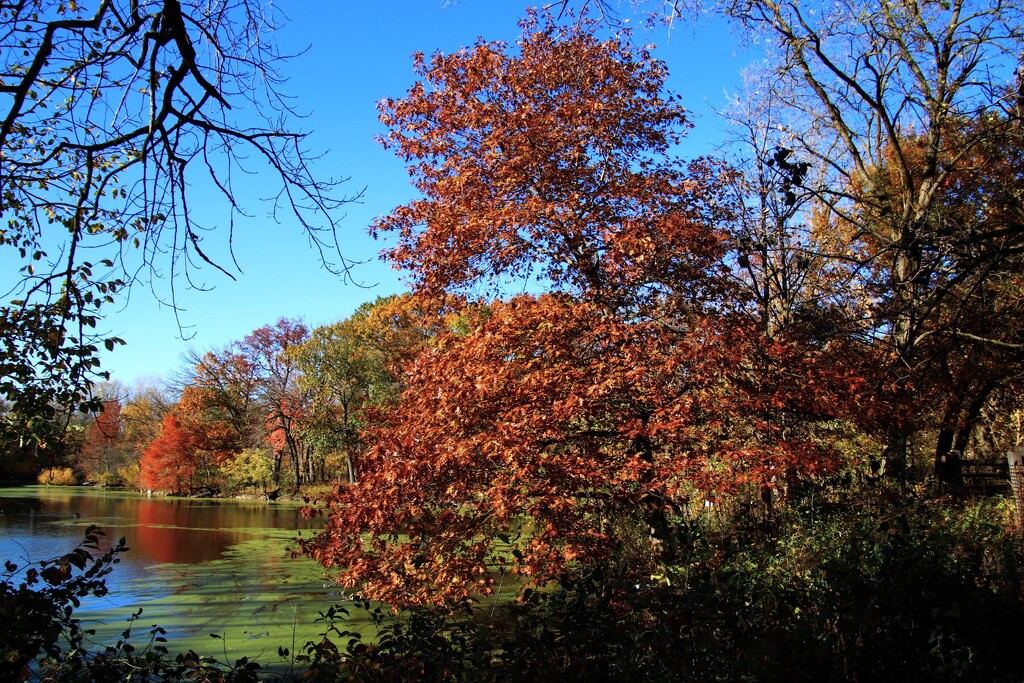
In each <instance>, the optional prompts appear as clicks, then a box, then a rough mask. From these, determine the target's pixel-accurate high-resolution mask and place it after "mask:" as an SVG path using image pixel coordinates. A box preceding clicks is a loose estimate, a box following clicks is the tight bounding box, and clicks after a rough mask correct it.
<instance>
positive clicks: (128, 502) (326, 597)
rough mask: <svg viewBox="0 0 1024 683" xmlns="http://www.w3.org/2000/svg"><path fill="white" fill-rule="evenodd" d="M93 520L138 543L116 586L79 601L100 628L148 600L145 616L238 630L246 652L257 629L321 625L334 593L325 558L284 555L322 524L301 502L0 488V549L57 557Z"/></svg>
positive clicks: (191, 627) (202, 630) (268, 633)
mask: <svg viewBox="0 0 1024 683" xmlns="http://www.w3.org/2000/svg"><path fill="white" fill-rule="evenodd" d="M90 524H96V525H98V526H100V527H101V528H103V529H104V531H105V532H106V533H107V542H108V543H111V542H114V541H116V540H117V539H118V538H119V537H121V536H124V537H125V538H126V539H127V543H128V546H129V548H130V550H129V552H127V553H125V554H124V555H122V559H121V562H120V564H119V565H118V566H117V568H116V569H115V571H114V572H113V573H112V574H111V575H110V576H109V578H108V581H107V584H108V587H109V588H110V594H109V595H108V596H106V597H104V598H102V599H91V600H89V601H87V602H85V603H83V607H82V610H81V611H80V612H79V616H83V617H86V618H87V619H88V620H89V621H90V626H92V627H98V631H99V633H100V634H101V635H102V634H103V633H104V631H106V632H108V633H111V634H114V637H116V635H117V634H119V633H120V631H121V630H123V628H124V624H125V620H126V619H127V616H128V615H129V614H130V613H131V612H132V611H134V610H135V609H137V608H139V607H143V608H144V609H145V616H144V617H143V622H141V623H144V624H145V625H146V626H147V627H148V626H149V625H150V624H159V625H160V626H162V627H164V628H166V629H167V630H168V632H169V633H171V634H176V635H177V636H179V637H182V638H192V637H194V638H200V637H204V638H206V639H207V640H208V634H209V633H212V632H217V633H222V634H223V633H226V632H232V631H233V632H234V637H233V642H234V643H235V647H232V648H231V649H232V650H233V651H236V652H237V653H239V654H243V653H244V654H247V653H248V652H249V650H247V649H246V647H252V646H253V645H252V643H251V642H250V641H253V640H256V639H260V638H262V639H263V641H262V642H263V643H264V645H263V646H262V647H269V648H270V649H269V651H275V650H276V645H277V644H278V643H277V642H276V641H275V639H277V638H282V637H285V635H287V636H288V640H289V641H290V640H291V637H292V636H294V633H293V631H298V632H302V633H304V634H306V635H307V636H309V637H313V636H314V635H316V631H315V629H314V627H313V624H312V622H313V620H314V619H315V617H316V614H317V612H318V611H320V610H322V609H323V608H324V606H325V605H326V604H328V603H330V602H334V601H335V600H336V599H337V593H336V591H334V590H333V589H331V588H328V587H325V581H324V578H323V575H322V572H321V570H320V567H319V566H318V565H316V564H315V563H313V562H311V561H309V560H300V561H295V560H291V559H289V557H288V553H287V552H286V548H287V547H288V546H291V545H293V544H294V539H295V537H296V535H297V533H298V530H308V529H314V528H316V526H317V524H316V523H315V522H311V521H309V520H306V519H303V517H302V516H301V514H300V512H299V509H298V506H297V505H292V504H287V503H284V504H279V503H266V502H263V501H233V500H209V499H204V500H190V499H182V498H163V497H147V496H145V495H143V494H133V493H126V492H116V491H104V490H99V489H84V488H46V487H37V486H30V487H18V488H6V489H5V488H0V560H2V559H10V560H12V561H14V562H15V563H17V564H21V565H23V564H25V563H27V561H39V560H45V559H52V558H55V557H58V556H60V555H63V554H64V553H66V552H68V551H69V550H70V549H72V548H74V547H75V546H76V545H77V544H78V543H80V542H81V540H82V536H83V533H84V531H85V528H86V527H87V526H88V525H90ZM300 621H303V622H306V623H299V622H300ZM143 630H145V629H143ZM241 641H245V642H241ZM246 643H248V645H247V644H246ZM179 646H180V649H185V648H186V647H194V646H197V645H196V643H194V642H189V641H187V640H186V641H184V642H182V643H179ZM203 647H205V645H203ZM236 648H240V649H236ZM172 649H177V648H174V644H173V643H172Z"/></svg>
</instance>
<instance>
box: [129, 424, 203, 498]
mask: <svg viewBox="0 0 1024 683" xmlns="http://www.w3.org/2000/svg"><path fill="white" fill-rule="evenodd" d="M139 466H140V468H141V472H140V473H139V484H140V485H141V486H142V488H145V489H149V490H152V491H170V492H172V493H188V492H189V491H190V490H191V488H192V477H193V475H194V474H195V472H196V465H195V448H194V446H193V439H192V435H191V433H189V432H188V431H187V430H185V429H183V428H182V426H181V423H180V422H179V420H178V417H177V415H175V414H174V413H168V414H167V416H166V417H164V421H163V424H162V425H161V427H160V436H158V437H157V438H156V439H155V440H154V441H153V443H151V444H150V445H149V448H147V449H146V451H145V452H144V453H143V454H142V459H141V460H140V461H139Z"/></svg>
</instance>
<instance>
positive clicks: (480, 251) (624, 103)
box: [305, 16, 859, 608]
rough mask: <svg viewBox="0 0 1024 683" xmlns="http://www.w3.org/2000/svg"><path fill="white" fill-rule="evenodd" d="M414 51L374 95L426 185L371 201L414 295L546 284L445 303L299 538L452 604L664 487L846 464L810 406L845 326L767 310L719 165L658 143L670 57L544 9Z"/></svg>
mask: <svg viewBox="0 0 1024 683" xmlns="http://www.w3.org/2000/svg"><path fill="white" fill-rule="evenodd" d="M417 71H418V73H419V74H420V76H421V77H422V79H423V80H422V81H421V82H420V83H418V84H417V85H416V86H414V87H413V88H412V90H410V92H409V93H408V95H407V96H406V97H405V98H404V99H402V100H395V101H392V100H388V101H385V102H384V103H383V104H382V107H381V112H382V114H381V118H382V120H383V121H384V122H385V123H386V124H387V125H388V127H389V128H390V130H391V133H390V135H389V137H388V139H387V141H386V143H387V144H388V145H389V146H390V147H391V148H393V149H394V150H395V151H396V153H397V154H398V155H399V156H400V157H402V158H403V159H404V160H405V161H406V162H407V163H408V164H409V170H410V173H411V175H412V177H413V180H414V182H415V184H416V186H417V188H418V189H419V190H420V192H421V194H422V198H421V199H419V200H416V201H413V202H411V203H409V204H407V205H405V206H401V207H398V208H397V209H395V210H394V211H393V212H392V213H391V214H390V215H389V216H386V217H384V218H382V219H380V220H379V221H378V222H377V224H376V225H375V227H374V229H375V231H376V232H377V233H378V234H388V233H394V234H396V235H397V244H396V246H394V248H393V249H391V250H390V252H388V255H389V257H390V258H391V259H392V260H393V261H394V262H395V264H396V265H398V266H400V267H404V268H408V269H410V270H411V272H412V274H413V278H414V282H415V285H416V286H417V294H418V296H419V297H424V298H428V297H430V296H432V295H435V294H445V295H449V294H453V293H465V292H468V291H479V288H483V289H486V290H487V291H489V292H491V293H500V292H502V291H504V289H505V288H506V286H507V285H509V283H511V282H515V281H517V280H519V281H524V280H525V281H531V280H530V278H531V277H532V278H533V279H532V283H533V286H535V287H541V286H542V287H543V288H544V289H546V290H547V293H545V294H540V295H527V294H521V295H518V296H513V297H511V298H507V297H506V298H498V299H496V300H493V301H491V302H489V303H486V304H480V305H474V306H471V307H469V308H467V310H466V312H465V313H464V314H463V316H462V323H461V324H460V325H459V326H456V327H449V328H447V329H440V328H439V330H438V332H437V334H436V337H435V338H434V339H433V341H432V343H431V344H430V345H428V346H427V347H425V349H424V350H422V351H421V352H420V353H419V354H418V355H416V356H415V358H414V359H413V360H412V362H411V363H409V364H407V365H406V366H405V374H404V377H403V382H402V384H403V386H404V390H403V392H402V394H401V397H400V399H399V400H398V402H397V404H396V405H395V406H394V407H393V408H391V409H390V410H387V411H383V412H382V413H381V415H380V416H379V420H378V421H377V422H375V423H374V424H373V425H371V427H370V428H369V429H368V430H366V431H365V433H364V435H365V438H366V442H367V443H368V444H370V447H369V449H368V451H367V452H366V453H365V455H363V457H362V460H361V467H360V478H359V481H358V482H357V483H356V484H354V485H351V486H348V487H344V488H341V489H339V490H338V491H337V492H336V493H335V494H334V495H333V496H331V497H330V498H329V499H328V500H327V501H326V502H325V506H326V510H327V511H328V513H329V521H328V523H327V527H326V529H325V530H324V532H323V533H321V534H320V535H318V536H317V537H316V538H314V539H312V540H310V541H308V542H307V543H306V545H305V550H306V552H307V553H308V554H310V555H312V556H313V557H316V558H317V559H319V560H320V561H321V562H322V563H323V564H324V565H325V566H326V567H329V568H332V569H333V570H336V571H337V572H339V575H338V580H339V582H341V583H343V584H344V585H346V586H349V587H352V588H357V589H358V590H359V591H361V592H362V593H364V594H365V595H367V596H369V597H372V598H376V599H383V600H386V601H388V602H389V603H390V604H391V605H393V606H394V607H396V608H400V607H403V606H406V605H411V604H425V603H427V604H451V603H453V602H459V601H464V600H467V599H468V598H470V597H471V596H473V595H479V594H486V593H489V592H491V591H493V590H496V587H497V585H498V584H499V583H500V582H501V580H502V579H501V578H500V577H501V576H503V575H504V574H505V573H507V572H512V573H514V574H517V575H520V576H522V577H528V578H529V580H530V581H533V582H536V583H539V584H545V583H548V582H550V581H553V580H555V579H556V578H557V577H559V576H560V575H562V574H564V573H566V572H578V571H585V570H587V569H588V568H591V569H593V568H597V567H608V566H611V564H612V563H618V564H616V566H621V565H622V562H621V560H623V559H624V558H623V557H621V550H620V548H621V546H620V544H619V543H618V542H619V541H620V540H621V539H622V534H624V533H629V531H628V530H630V529H632V530H633V531H636V530H638V529H639V530H640V532H641V533H642V534H646V533H648V531H647V530H648V529H650V528H652V527H653V524H654V518H655V517H658V516H661V517H662V518H663V517H664V514H665V513H666V511H674V512H675V513H677V514H685V510H686V509H687V506H689V505H691V504H693V505H696V506H703V504H704V501H705V500H716V499H718V498H719V497H720V496H722V495H723V494H727V493H730V492H734V491H737V490H739V489H740V488H742V487H746V486H754V487H758V486H766V487H774V486H779V487H781V486H784V485H785V483H786V482H787V481H789V480H791V479H792V478H794V477H800V476H807V475H811V474H814V473H817V472H822V471H827V470H829V469H830V468H832V467H833V466H834V465H835V463H836V461H837V458H838V454H837V452H836V450H835V449H834V448H833V447H832V446H831V444H830V443H829V441H828V438H827V437H825V438H822V437H820V435H816V434H815V433H814V426H815V424H817V423H818V422H819V421H821V420H828V419H833V418H835V417H837V416H841V415H842V414H843V413H844V410H845V407H844V406H846V405H847V403H846V401H845V399H846V398H848V397H849V396H850V395H851V394H852V392H853V391H855V390H856V389H857V387H858V386H859V380H858V379H857V375H856V373H855V372H853V371H851V370H846V369H845V368H846V367H847V364H846V363H845V362H844V360H843V357H842V350H841V349H840V348H838V347H836V346H835V345H817V346H814V345H809V344H805V343H801V342H798V341H796V340H787V339H783V338H778V339H767V338H765V337H764V336H763V335H762V333H761V332H760V331H759V330H762V329H763V326H762V325H761V324H760V322H759V320H758V319H757V316H756V315H753V314H751V312H750V310H748V308H747V307H746V306H745V302H744V299H743V296H742V295H741V294H740V292H739V290H738V289H737V287H736V279H735V278H733V277H732V276H731V271H730V266H729V259H728V257H727V247H728V243H727V239H726V238H725V234H724V232H723V231H722V230H721V225H722V224H723V223H724V222H725V221H727V220H728V218H729V215H730V214H729V211H728V210H727V209H726V207H724V206H723V204H722V201H721V196H722V195H721V187H722V184H721V182H720V180H721V177H722V173H723V171H722V169H720V168H719V167H717V166H716V165H715V164H713V163H711V162H709V161H706V160H699V161H697V162H694V163H691V164H689V165H684V164H681V163H679V162H678V161H675V160H673V159H672V158H671V151H672V150H671V146H672V145H673V144H674V143H676V142H678V141H679V136H680V134H681V132H682V130H683V129H684V128H685V127H686V125H687V124H686V118H685V115H684V113H683V110H682V108H681V107H680V106H679V105H678V104H677V103H676V101H675V99H674V98H673V97H671V96H667V95H664V94H663V85H664V79H665V75H666V74H665V70H664V66H663V65H662V64H660V63H659V62H657V61H655V60H653V59H652V58H651V56H650V54H649V53H647V52H646V51H645V50H643V49H636V48H633V47H631V46H630V44H629V43H628V42H627V41H625V40H622V39H617V38H613V39H609V40H598V39H597V38H596V37H594V35H593V34H592V33H591V32H589V30H588V29H587V26H586V24H585V22H584V23H581V24H578V25H576V26H574V27H570V28H562V27H557V26H555V25H554V22H552V21H551V20H550V19H546V18H544V17H542V16H539V17H538V16H534V17H531V18H530V19H528V20H527V21H526V22H524V37H523V38H522V39H521V40H520V41H519V43H518V45H517V46H516V48H515V49H514V50H513V49H510V48H508V47H507V46H505V45H500V44H493V43H480V44H478V45H476V46H475V47H474V48H472V49H468V50H463V51H461V52H458V53H455V54H452V55H435V56H434V57H432V58H431V59H430V60H429V62H428V61H427V60H426V59H424V58H423V57H419V58H417ZM652 557H653V551H651V552H648V553H647V556H646V557H644V558H632V560H630V561H631V562H632V565H631V566H629V567H627V569H625V570H624V571H625V575H628V576H633V574H635V575H636V576H640V575H642V574H643V572H644V571H645V570H646V571H647V572H648V575H649V573H650V571H649V567H650V563H651V562H652V561H653V560H652ZM626 564H627V565H628V564H629V563H628V562H627V563H626ZM625 575H624V576H623V577H620V578H625Z"/></svg>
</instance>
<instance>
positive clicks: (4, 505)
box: [0, 498, 43, 515]
mask: <svg viewBox="0 0 1024 683" xmlns="http://www.w3.org/2000/svg"><path fill="white" fill-rule="evenodd" d="M42 511H43V501H41V500H39V499H38V498H0V515H25V514H29V513H31V512H42Z"/></svg>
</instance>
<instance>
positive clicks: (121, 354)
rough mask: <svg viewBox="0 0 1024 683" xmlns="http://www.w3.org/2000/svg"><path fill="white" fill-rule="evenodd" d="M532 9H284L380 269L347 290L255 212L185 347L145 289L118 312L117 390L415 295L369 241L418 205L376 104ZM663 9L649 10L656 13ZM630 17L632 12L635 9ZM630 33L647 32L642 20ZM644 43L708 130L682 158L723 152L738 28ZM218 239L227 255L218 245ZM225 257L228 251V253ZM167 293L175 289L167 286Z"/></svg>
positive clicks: (486, 1)
mask: <svg viewBox="0 0 1024 683" xmlns="http://www.w3.org/2000/svg"><path fill="white" fill-rule="evenodd" d="M529 4H530V3H526V2H515V1H503V2H495V0H457V1H456V0H449V1H445V0H403V1H400V2H388V3H382V2H350V1H342V2H295V3H279V6H280V7H284V8H285V11H286V12H287V13H288V16H289V18H290V21H289V22H288V24H287V25H286V26H285V27H284V29H283V30H282V31H281V32H280V35H279V42H280V43H281V44H282V45H283V46H284V47H285V49H286V50H298V49H301V48H302V47H304V46H309V50H308V51H307V52H305V53H304V54H302V55H301V56H300V57H298V58H296V59H294V60H293V61H292V62H291V63H290V65H289V67H288V71H287V72H286V73H287V75H288V76H289V82H288V84H287V85H286V87H285V90H286V91H287V92H288V93H289V94H290V95H292V96H293V97H294V98H295V104H296V106H297V108H298V109H299V110H301V111H306V112H309V116H308V118H306V119H304V120H302V121H301V122H300V125H301V127H302V128H303V129H304V130H307V131H310V132H311V133H312V135H311V138H310V140H309V142H310V145H311V147H313V148H314V149H317V150H322V151H324V157H323V159H322V160H321V161H319V162H318V169H319V170H320V171H321V172H322V173H324V174H327V175H330V176H333V177H348V178H350V180H349V181H348V182H347V184H346V185H345V186H343V190H347V192H348V193H349V194H354V193H357V192H358V191H360V190H362V189H364V188H365V194H364V196H363V199H362V201H361V203H359V204H350V205H349V206H348V207H347V211H346V215H345V217H344V218H343V219H342V220H341V222H340V223H341V230H342V234H341V241H342V245H343V247H344V249H345V253H346V256H347V257H349V258H351V259H355V260H361V261H369V262H368V263H366V264H365V265H362V266H359V267H358V268H357V269H356V270H355V271H354V275H355V277H356V278H357V279H359V280H360V281H362V282H364V283H366V284H367V285H376V286H375V287H372V288H360V287H357V286H354V285H352V284H346V283H344V282H343V281H342V280H341V279H339V278H338V277H336V276H333V275H331V274H330V273H328V272H327V271H325V270H324V269H322V268H321V267H320V266H319V262H318V257H317V254H316V253H315V252H314V251H313V250H312V249H311V248H310V247H309V244H308V241H307V239H306V237H305V235H304V234H303V232H302V230H301V229H300V228H299V227H298V226H297V225H292V224H288V223H285V224H283V225H278V224H276V223H274V222H273V221H271V220H269V219H267V218H264V217H263V215H262V213H261V212H259V211H257V212H256V214H255V216H254V217H253V218H251V219H243V220H241V221H239V222H238V223H237V224H236V234H235V238H234V253H235V256H236V258H237V261H238V264H239V266H240V267H241V269H242V272H241V273H236V278H237V279H236V280H235V281H232V280H230V279H228V278H227V277H225V276H223V275H221V274H220V273H217V272H216V271H214V270H213V269H207V270H206V271H204V273H203V282H204V283H205V284H206V285H207V286H212V287H213V289H212V291H190V290H188V289H187V287H186V286H185V284H184V283H183V282H182V283H179V284H178V287H177V296H178V302H179V306H180V307H181V308H182V310H181V312H180V314H179V316H178V319H180V321H181V323H182V324H183V325H185V326H187V329H186V330H185V332H186V335H191V338H190V339H188V340H185V339H183V338H182V333H181V331H180V330H179V327H178V319H176V317H175V315H174V313H173V311H171V310H170V309H169V308H167V307H162V306H160V305H159V304H158V302H157V300H156V299H155V298H154V297H153V296H152V295H151V294H150V292H149V291H148V290H147V288H146V287H145V286H144V285H143V286H138V287H136V288H135V290H133V292H132V295H131V299H130V301H129V303H128V304H127V305H126V306H124V307H122V308H121V309H120V310H113V309H111V310H110V312H109V316H108V318H107V320H106V327H107V328H108V329H109V331H110V332H111V333H112V334H115V335H117V336H120V337H123V338H124V339H125V340H126V341H127V342H128V343H127V346H123V347H119V348H117V349H116V350H115V351H114V352H113V353H106V354H104V356H103V367H104V368H105V369H107V370H109V371H110V372H111V373H112V379H115V380H118V381H120V382H122V383H124V384H125V385H127V386H129V387H130V386H131V385H132V384H133V383H134V382H135V381H136V380H141V379H146V378H153V379H159V378H162V377H168V376H170V375H171V374H173V373H174V372H176V371H177V370H179V369H180V368H182V366H183V363H182V361H181V356H182V354H183V352H185V351H186V349H188V348H189V347H192V348H194V349H195V350H197V351H199V352H204V351H207V350H210V349H219V348H222V347H224V346H225V345H227V344H228V343H230V342H231V341H233V340H237V339H241V338H242V337H244V336H245V335H246V334H248V333H250V332H251V331H253V330H255V329H257V328H259V327H261V326H263V325H266V324H269V323H273V322H274V321H276V320H277V319H278V318H281V317H288V318H299V319H302V320H304V321H305V322H306V324H307V325H309V326H310V327H314V326H317V325H321V324H326V323H330V322H333V321H336V320H339V319H342V318H344V317H346V316H348V315H349V314H351V312H352V311H353V310H354V309H355V308H356V307H357V306H358V305H359V304H361V303H363V302H364V301H368V300H372V299H374V298H376V297H377V296H381V295H386V294H390V293H393V292H396V291H400V290H402V289H403V283H402V279H401V275H400V274H399V273H396V272H394V271H392V270H391V269H390V267H389V266H387V265H386V264H383V263H381V262H380V261H379V260H378V259H377V254H378V252H379V251H380V250H381V249H382V248H383V247H384V246H385V245H384V244H381V243H380V242H374V241H373V240H371V239H370V238H369V237H368V236H367V234H366V229H367V226H368V225H369V224H370V222H371V221H372V220H373V219H374V217H376V216H378V215H381V214H385V213H388V212H389V211H390V210H391V209H392V208H393V207H395V206H396V205H398V204H401V203H403V202H404V201H406V200H407V199H409V198H410V196H411V194H412V190H411V188H410V185H409V182H408V175H407V173H406V171H405V169H404V167H403V165H402V164H401V163H400V162H399V161H398V160H397V159H395V158H394V157H393V156H392V155H391V153H390V152H387V151H385V150H383V149H382V148H381V147H380V146H379V145H378V144H377V143H376V142H375V140H374V137H375V135H377V134H379V133H381V132H382V130H383V129H382V127H381V125H380V123H379V122H378V121H377V112H376V103H377V102H378V101H379V100H380V99H381V98H383V97H399V96H401V95H403V94H404V93H405V91H406V90H407V89H408V87H409V86H410V85H411V84H412V83H413V81H414V77H413V72H412V60H411V57H410V55H411V54H412V53H413V52H415V51H422V52H425V53H427V54H429V53H431V52H434V51H436V50H442V51H444V52H450V51H454V50H457V49H458V48H460V47H463V46H468V45H472V44H473V43H474V42H475V41H476V40H477V38H478V37H482V38H485V39H487V40H505V41H508V42H510V43H512V42H514V41H515V39H516V37H517V36H518V35H519V28H518V24H517V22H518V20H519V18H520V17H522V16H523V14H524V10H525V8H526V7H528V6H529ZM657 4H658V3H655V2H651V3H649V5H650V6H652V7H653V6H655V5H657ZM623 6H624V9H623V12H624V14H623V15H622V16H623V17H629V16H630V14H629V12H631V11H632V10H630V9H629V8H628V3H623ZM631 23H632V24H638V25H639V24H642V17H639V16H635V17H634V18H633V19H632V21H631ZM635 39H636V40H637V41H638V42H643V43H654V44H656V45H657V46H658V47H657V49H656V50H655V54H656V55H657V56H658V57H659V58H661V59H663V60H665V61H666V62H667V63H668V65H669V68H670V71H671V74H672V75H671V80H670V89H671V90H672V91H674V92H676V93H678V94H679V95H680V96H681V97H682V99H683V103H684V105H685V106H686V107H687V108H688V109H690V110H691V112H692V113H693V115H694V116H693V120H694V123H695V124H696V127H695V128H694V130H693V131H692V132H691V134H690V138H689V141H688V142H687V144H686V145H685V146H684V148H683V150H682V153H683V154H684V155H685V156H696V155H698V154H702V153H708V152H710V151H712V146H713V145H714V144H715V143H716V142H717V141H718V140H719V139H720V130H721V124H720V122H718V121H717V120H716V119H715V117H714V114H713V113H712V112H711V110H710V107H712V106H716V107H720V106H722V104H723V103H724V101H725V93H726V91H729V92H733V91H735V90H737V89H738V87H739V84H740V71H741V70H742V69H743V68H744V67H745V66H747V65H748V64H749V63H750V62H751V61H752V60H753V59H754V57H753V56H752V55H751V53H749V52H746V51H744V50H743V49H742V48H741V47H739V46H738V41H737V39H736V38H735V36H733V35H731V33H730V30H729V29H728V27H726V26H724V25H722V24H717V23H708V22H702V23H701V24H700V25H699V26H698V27H696V28H694V27H693V26H685V25H683V26H676V27H675V28H674V29H673V30H672V31H671V32H669V31H668V29H667V28H665V27H659V28H655V29H653V30H651V31H645V30H643V27H642V26H638V28H637V30H636V33H635ZM210 241H211V243H212V244H214V245H216V241H217V240H216V238H214V237H211V238H210ZM213 249H214V254H219V255H220V257H221V259H222V260H223V259H224V252H223V250H221V251H217V250H216V246H214V247H213ZM157 287H158V288H160V289H162V290H166V283H162V284H161V283H158V285H157Z"/></svg>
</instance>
